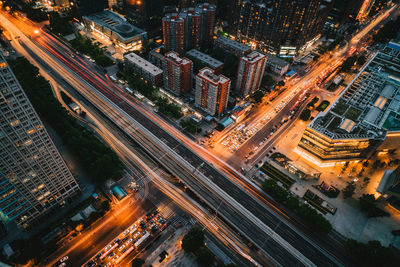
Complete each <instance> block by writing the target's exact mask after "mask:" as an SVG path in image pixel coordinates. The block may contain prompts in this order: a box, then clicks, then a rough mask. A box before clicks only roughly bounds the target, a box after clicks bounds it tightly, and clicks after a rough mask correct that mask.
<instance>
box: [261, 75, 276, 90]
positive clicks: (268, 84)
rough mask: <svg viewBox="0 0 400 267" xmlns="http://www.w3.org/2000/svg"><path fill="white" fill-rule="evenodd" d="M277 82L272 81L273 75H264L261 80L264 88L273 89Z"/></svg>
mask: <svg viewBox="0 0 400 267" xmlns="http://www.w3.org/2000/svg"><path fill="white" fill-rule="evenodd" d="M275 84H276V82H275V81H274V79H272V77H271V75H268V74H267V75H264V77H263V78H262V80H261V85H262V86H264V87H271V86H274V85H275Z"/></svg>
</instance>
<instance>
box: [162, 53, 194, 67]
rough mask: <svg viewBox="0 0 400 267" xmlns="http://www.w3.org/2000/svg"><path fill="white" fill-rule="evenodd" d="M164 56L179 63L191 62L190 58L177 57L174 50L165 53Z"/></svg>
mask: <svg viewBox="0 0 400 267" xmlns="http://www.w3.org/2000/svg"><path fill="white" fill-rule="evenodd" d="M165 57H166V58H168V59H170V60H172V61H173V62H175V63H177V64H180V65H186V64H189V63H191V62H192V61H191V60H190V59H187V58H185V57H182V58H181V57H179V54H178V53H176V52H174V51H170V52H168V53H166V54H165Z"/></svg>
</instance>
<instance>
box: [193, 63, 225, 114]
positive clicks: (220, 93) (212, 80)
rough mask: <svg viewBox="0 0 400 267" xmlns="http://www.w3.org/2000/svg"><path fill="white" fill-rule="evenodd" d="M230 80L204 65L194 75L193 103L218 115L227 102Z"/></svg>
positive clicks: (209, 112)
mask: <svg viewBox="0 0 400 267" xmlns="http://www.w3.org/2000/svg"><path fill="white" fill-rule="evenodd" d="M230 85H231V80H230V79H229V78H227V77H225V76H224V75H215V73H214V71H213V70H212V69H210V68H208V67H205V68H203V69H201V70H200V71H199V73H198V74H197V76H196V92H195V104H196V106H198V107H200V108H201V109H203V110H204V111H206V112H207V113H208V114H210V115H220V114H221V113H222V112H223V111H224V110H225V108H226V105H227V103H228V96H229V88H230Z"/></svg>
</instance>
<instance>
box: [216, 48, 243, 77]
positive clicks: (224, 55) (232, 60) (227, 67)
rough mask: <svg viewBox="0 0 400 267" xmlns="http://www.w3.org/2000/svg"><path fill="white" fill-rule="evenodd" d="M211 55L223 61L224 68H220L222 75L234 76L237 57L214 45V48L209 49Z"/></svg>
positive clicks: (237, 62)
mask: <svg viewBox="0 0 400 267" xmlns="http://www.w3.org/2000/svg"><path fill="white" fill-rule="evenodd" d="M211 57H213V58H215V59H218V60H219V61H222V62H223V63H224V68H223V70H222V74H223V75H225V76H227V77H228V78H233V77H235V76H236V72H237V68H238V64H239V57H237V56H235V55H234V54H232V53H228V52H226V51H224V50H223V49H221V48H220V47H214V49H213V50H212V51H211Z"/></svg>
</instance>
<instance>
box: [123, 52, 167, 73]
mask: <svg viewBox="0 0 400 267" xmlns="http://www.w3.org/2000/svg"><path fill="white" fill-rule="evenodd" d="M124 58H125V60H128V61H129V62H131V63H132V64H135V65H138V66H139V67H141V68H142V69H144V70H145V71H147V72H149V73H151V74H152V75H159V74H162V72H163V71H162V70H161V69H160V68H159V67H157V66H155V65H153V64H151V63H150V62H149V61H147V60H144V59H143V58H141V57H140V56H138V55H136V54H135V53H129V54H126V55H125V56H124Z"/></svg>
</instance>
